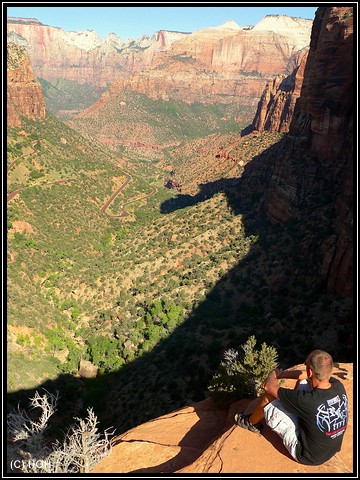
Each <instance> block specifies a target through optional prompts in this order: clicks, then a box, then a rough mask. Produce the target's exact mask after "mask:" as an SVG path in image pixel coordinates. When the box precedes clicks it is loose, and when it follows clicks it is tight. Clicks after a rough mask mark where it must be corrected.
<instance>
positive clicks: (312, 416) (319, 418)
mask: <svg viewBox="0 0 360 480" xmlns="http://www.w3.org/2000/svg"><path fill="white" fill-rule="evenodd" d="M305 365H306V372H303V371H302V370H285V371H283V372H282V371H281V370H279V369H275V370H272V371H271V372H270V373H269V375H268V377H267V378H266V380H265V382H264V390H265V392H264V393H263V395H262V396H261V397H260V399H259V402H258V404H257V405H256V407H255V410H254V412H253V413H252V414H250V415H243V414H240V413H238V414H236V415H235V422H236V424H237V425H239V426H241V427H243V428H246V429H247V430H250V431H252V432H258V433H260V430H259V426H260V424H261V422H262V420H263V419H264V418H265V421H266V424H267V425H269V427H270V428H271V429H272V430H274V431H275V432H276V433H277V434H278V435H279V436H280V437H281V438H282V440H283V443H284V445H285V447H286V448H287V449H288V451H289V452H290V455H291V456H292V457H293V458H294V459H295V460H296V461H298V462H299V463H302V464H305V465H321V464H322V463H324V462H326V461H327V460H329V459H330V458H331V457H332V456H333V455H335V453H336V452H338V451H339V450H340V449H341V444H342V440H343V437H344V432H345V430H346V426H347V421H348V399H347V396H346V392H345V389H344V386H343V384H342V383H341V382H340V381H339V380H337V379H335V378H333V377H331V373H332V370H333V359H332V357H331V355H330V354H329V353H327V352H324V351H322V350H313V351H312V352H311V353H310V354H309V355H308V357H307V359H306V362H305ZM281 378H292V379H296V380H297V382H296V385H295V388H294V389H293V390H292V389H289V388H283V387H280V385H279V382H278V379H281Z"/></svg>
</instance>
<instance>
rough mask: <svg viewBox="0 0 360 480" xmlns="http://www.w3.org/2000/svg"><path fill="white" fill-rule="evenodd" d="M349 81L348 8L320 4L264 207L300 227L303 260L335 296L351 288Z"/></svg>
mask: <svg viewBox="0 0 360 480" xmlns="http://www.w3.org/2000/svg"><path fill="white" fill-rule="evenodd" d="M352 82H353V12H352V8H351V7H331V8H330V7H329V8H326V7H320V8H319V9H318V10H317V13H316V17H315V21H314V26H313V31H312V37H311V44H310V51H309V55H308V59H307V62H306V67H305V71H304V80H303V85H302V89H301V95H300V97H299V98H298V100H297V103H296V106H295V111H294V115H293V119H292V123H291V125H290V129H289V134H288V137H287V138H286V140H285V141H284V142H283V143H282V146H281V148H282V150H281V151H279V152H277V155H276V158H275V159H274V161H273V162H272V163H271V166H270V167H269V171H268V172H267V180H266V182H265V184H266V185H268V186H267V187H266V190H265V195H264V205H265V208H266V210H267V212H268V214H269V216H270V218H272V220H273V221H276V222H285V221H287V220H289V219H291V218H295V219H298V220H301V221H302V222H303V224H304V228H306V229H308V231H309V234H308V235H307V236H306V237H305V238H304V240H303V244H302V246H301V249H302V253H303V255H304V258H306V259H307V260H308V261H309V262H310V263H313V264H314V265H315V264H319V274H320V277H321V279H322V280H323V282H324V283H325V285H326V288H327V290H328V291H331V292H336V293H338V294H340V295H351V294H352V289H353V280H352V275H353V269H352V263H353V209H352V208H353V207H352V205H353V143H352V138H353V107H352V105H353V95H352V92H353V90H352V89H353V85H352ZM305 225H307V226H306V227H305ZM325 232H326V233H325ZM315 238H317V240H316V241H315V240H314V239H315Z"/></svg>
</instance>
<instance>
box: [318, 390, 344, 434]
mask: <svg viewBox="0 0 360 480" xmlns="http://www.w3.org/2000/svg"><path fill="white" fill-rule="evenodd" d="M347 419H348V399H347V397H346V395H345V394H342V396H340V395H336V397H333V398H331V399H329V400H327V401H326V403H322V404H321V405H319V407H318V413H317V415H316V423H317V426H318V428H319V430H321V431H322V432H325V435H326V436H328V437H331V438H336V437H337V436H338V435H341V434H343V433H344V431H345V429H346V425H347Z"/></svg>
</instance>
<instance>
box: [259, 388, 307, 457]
mask: <svg viewBox="0 0 360 480" xmlns="http://www.w3.org/2000/svg"><path fill="white" fill-rule="evenodd" d="M298 389H299V390H310V389H311V387H310V386H309V384H308V383H307V381H306V380H303V381H302V382H301V384H300V385H299V387H298ZM264 414H265V421H266V424H267V425H269V427H270V428H271V430H274V432H276V433H277V434H278V435H279V436H280V437H281V439H282V441H283V443H284V445H285V447H286V448H287V450H288V451H289V453H290V455H291V456H292V457H293V458H294V459H295V460H296V461H297V458H296V447H297V444H298V442H299V433H300V431H299V423H298V417H297V415H296V414H294V413H290V412H288V411H287V410H286V409H285V408H284V407H283V405H282V403H281V402H280V400H273V401H272V402H271V403H268V404H267V405H266V406H265V407H264Z"/></svg>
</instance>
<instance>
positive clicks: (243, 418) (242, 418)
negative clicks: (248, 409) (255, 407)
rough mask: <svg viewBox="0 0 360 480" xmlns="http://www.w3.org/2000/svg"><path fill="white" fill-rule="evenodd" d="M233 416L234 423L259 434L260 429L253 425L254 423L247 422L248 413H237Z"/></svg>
mask: <svg viewBox="0 0 360 480" xmlns="http://www.w3.org/2000/svg"><path fill="white" fill-rule="evenodd" d="M234 418H235V423H236V425H239V427H242V428H245V429H246V430H250V432H254V433H259V434H260V429H259V428H257V427H255V425H253V424H252V423H250V422H249V418H250V414H249V415H243V414H241V413H237V414H236V415H235V417H234Z"/></svg>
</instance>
